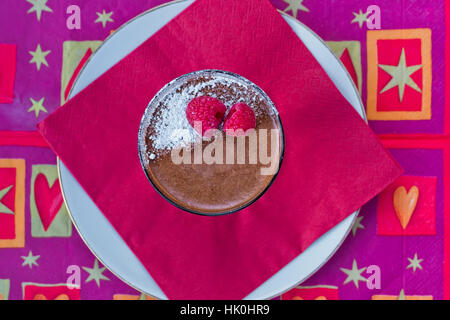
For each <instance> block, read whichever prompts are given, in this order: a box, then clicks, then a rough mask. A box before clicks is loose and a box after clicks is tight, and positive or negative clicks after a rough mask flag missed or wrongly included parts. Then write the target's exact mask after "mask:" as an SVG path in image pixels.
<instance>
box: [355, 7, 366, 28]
mask: <svg viewBox="0 0 450 320" xmlns="http://www.w3.org/2000/svg"><path fill="white" fill-rule="evenodd" d="M352 13H353V15H354V16H355V18H354V19H353V20H352V22H351V23H355V22H358V24H359V28H362V26H363V24H364V22H367V16H368V15H369V12H366V13H363V12H362V10H361V9H360V10H359V13H356V12H352Z"/></svg>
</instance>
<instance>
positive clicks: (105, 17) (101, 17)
mask: <svg viewBox="0 0 450 320" xmlns="http://www.w3.org/2000/svg"><path fill="white" fill-rule="evenodd" d="M96 13H97V16H98V18H97V20H95V23H98V22H101V23H102V25H103V28H104V27H105V26H106V23H108V22H114V20H113V19H111V16H112V14H113V12H112V11H111V12H108V13H106V11H105V10H103V12H102V13H100V12H96Z"/></svg>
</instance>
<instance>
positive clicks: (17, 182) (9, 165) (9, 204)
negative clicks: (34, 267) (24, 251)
mask: <svg viewBox="0 0 450 320" xmlns="http://www.w3.org/2000/svg"><path fill="white" fill-rule="evenodd" d="M0 194H2V195H1V197H2V199H0V248H20V247H23V246H24V245H25V160H22V159H0Z"/></svg>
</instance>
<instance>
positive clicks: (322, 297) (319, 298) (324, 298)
mask: <svg viewBox="0 0 450 320" xmlns="http://www.w3.org/2000/svg"><path fill="white" fill-rule="evenodd" d="M292 300H305V299H303V298H302V297H300V296H295V297H293V298H292ZM314 300H327V298H326V297H324V296H318V297H317V298H315V299H314Z"/></svg>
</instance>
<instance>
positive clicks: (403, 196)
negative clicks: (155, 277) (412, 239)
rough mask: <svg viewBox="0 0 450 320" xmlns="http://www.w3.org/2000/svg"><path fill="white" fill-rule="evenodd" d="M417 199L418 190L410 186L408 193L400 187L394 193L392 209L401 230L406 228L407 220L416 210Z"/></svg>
mask: <svg viewBox="0 0 450 320" xmlns="http://www.w3.org/2000/svg"><path fill="white" fill-rule="evenodd" d="M418 199H419V188H417V186H412V187H411V188H410V189H409V191H408V192H406V188H405V187H403V186H401V187H398V188H397V189H395V191H394V209H395V213H396V214H397V217H398V220H399V221H400V224H401V225H402V228H403V229H406V227H407V226H408V223H409V220H411V216H412V214H413V212H414V210H415V209H416V205H417V200H418Z"/></svg>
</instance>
